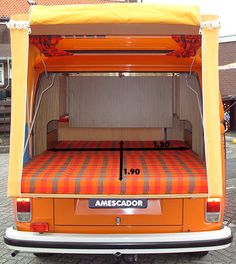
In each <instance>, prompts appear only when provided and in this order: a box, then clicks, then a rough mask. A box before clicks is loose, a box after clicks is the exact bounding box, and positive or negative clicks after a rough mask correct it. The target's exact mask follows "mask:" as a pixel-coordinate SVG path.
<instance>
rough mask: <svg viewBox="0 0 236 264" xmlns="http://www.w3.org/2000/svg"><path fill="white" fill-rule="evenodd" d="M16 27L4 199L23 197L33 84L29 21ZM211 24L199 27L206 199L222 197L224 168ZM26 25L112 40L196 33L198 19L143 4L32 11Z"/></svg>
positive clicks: (191, 9) (192, 12)
mask: <svg viewBox="0 0 236 264" xmlns="http://www.w3.org/2000/svg"><path fill="white" fill-rule="evenodd" d="M206 19H215V18H214V17H211V18H209V17H208V18H206ZM23 20H26V19H25V18H24V19H23ZM20 22H21V23H17V21H16V22H14V21H13V22H12V28H11V45H12V46H11V48H12V57H13V59H12V74H13V76H12V104H13V106H12V119H11V147H10V168H9V185H8V195H9V196H12V197H16V196H20V195H21V190H20V182H21V175H22V163H23V150H24V147H23V145H24V141H25V124H26V123H27V121H26V97H27V90H28V94H29V91H30V90H31V89H32V84H31V83H32V82H33V78H32V74H33V59H32V58H33V57H32V54H31V53H32V51H31V52H29V50H30V49H29V32H28V24H27V22H28V21H20ZM214 23H215V22H213V23H210V22H208V21H207V22H204V27H203V39H202V86H203V113H204V133H205V153H206V162H207V172H208V182H209V196H211V197H221V196H222V190H223V188H222V184H223V183H222V171H223V169H222V166H223V165H222V153H221V143H220V142H221V135H220V114H219V109H220V106H219V84H218V28H217V27H214ZM30 25H31V26H30V27H31V30H32V33H33V34H44V35H45V34H52V35H57V34H65V35H69V34H86V35H89V34H106V33H107V32H110V33H109V34H111V35H120V34H121V33H122V34H130V35H135V34H139V35H147V34H151V33H152V34H161V33H162V34H165V35H171V34H175V33H178V34H198V30H199V25H200V15H199V10H198V8H197V7H195V6H176V5H143V4H142V5H141V4H127V5H126V4H122V5H101V6H98V5H94V6H90V5H86V6H85V5H82V6H77V5H75V6H56V7H55V6H53V7H42V6H33V8H32V10H31V13H30ZM128 25H129V26H128ZM140 25H141V26H140ZM19 51H20V52H19ZM27 84H28V88H27ZM30 84H31V85H30ZM28 101H29V100H28ZM172 197H173V196H172Z"/></svg>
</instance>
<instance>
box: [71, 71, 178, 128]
mask: <svg viewBox="0 0 236 264" xmlns="http://www.w3.org/2000/svg"><path fill="white" fill-rule="evenodd" d="M172 112H173V110H172V77H169V76H158V77H150V76H148V77H144V76H139V77H122V78H120V77H108V76H101V77H97V76H96V77H95V76H93V77H84V76H82V77H70V78H69V116H70V121H69V126H70V127H110V128H115V127H116V128H121V127H126V128H133V127H152V128H158V127H160V128H161V127H162V128H163V127H172Z"/></svg>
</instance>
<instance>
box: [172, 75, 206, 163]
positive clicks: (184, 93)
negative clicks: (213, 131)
mask: <svg viewBox="0 0 236 264" xmlns="http://www.w3.org/2000/svg"><path fill="white" fill-rule="evenodd" d="M186 77H187V74H182V75H181V76H180V78H179V80H178V82H177V86H176V113H177V115H178V117H179V119H180V120H187V121H189V122H190V123H191V124H192V149H193V151H195V152H196V153H197V154H198V155H199V156H200V157H202V158H203V126H202V119H201V114H200V111H199V106H198V100H197V95H196V94H195V93H194V92H193V91H191V89H190V88H188V87H187V82H186ZM188 84H189V86H190V87H191V88H192V89H193V90H194V91H195V92H196V93H197V94H198V96H199V99H200V102H201V95H200V87H199V83H198V80H197V78H196V77H195V76H192V77H191V79H189V78H188ZM185 126H188V127H189V125H188V123H186V124H185Z"/></svg>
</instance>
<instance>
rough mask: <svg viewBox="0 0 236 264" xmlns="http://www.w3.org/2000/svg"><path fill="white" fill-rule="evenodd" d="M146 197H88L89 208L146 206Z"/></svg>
mask: <svg viewBox="0 0 236 264" xmlns="http://www.w3.org/2000/svg"><path fill="white" fill-rule="evenodd" d="M147 206H148V200H147V199H101V198H99V199H89V208H147Z"/></svg>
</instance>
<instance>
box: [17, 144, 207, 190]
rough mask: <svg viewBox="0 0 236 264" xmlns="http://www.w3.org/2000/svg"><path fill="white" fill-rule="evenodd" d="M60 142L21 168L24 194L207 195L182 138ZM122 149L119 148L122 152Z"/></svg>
mask: <svg viewBox="0 0 236 264" xmlns="http://www.w3.org/2000/svg"><path fill="white" fill-rule="evenodd" d="M162 144H163V142H152V141H145V142H143V141H142V142H138V141H127V142H122V146H121V142H118V141H114V142H113V141H112V142H111V141H100V142H94V141H92V142H91V141H63V142H58V144H57V145H56V146H54V148H53V149H51V150H47V151H45V152H44V153H42V154H40V155H38V156H35V157H34V158H33V159H31V160H30V161H29V162H28V163H27V164H26V165H25V166H24V168H23V174H22V183H21V190H22V193H34V194H84V195H90V194H91V195H108V194H110V195H161V194H200V193H207V191H208V187H207V174H206V167H205V163H204V162H203V161H202V160H200V158H199V157H198V155H196V154H195V153H194V152H193V151H192V150H190V149H188V148H187V147H186V145H185V144H184V143H183V142H181V141H168V144H167V145H168V146H167V145H166V146H167V147H166V148H165V147H162ZM121 149H122V150H121Z"/></svg>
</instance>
